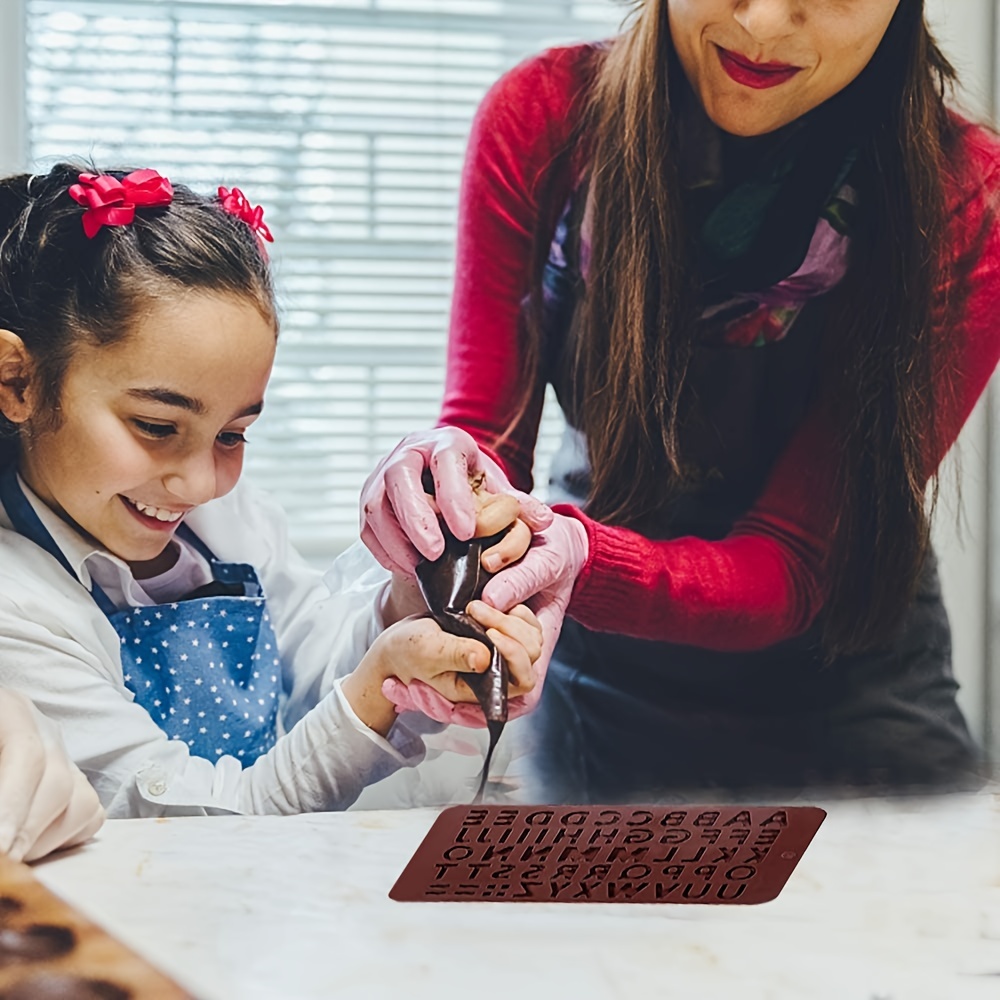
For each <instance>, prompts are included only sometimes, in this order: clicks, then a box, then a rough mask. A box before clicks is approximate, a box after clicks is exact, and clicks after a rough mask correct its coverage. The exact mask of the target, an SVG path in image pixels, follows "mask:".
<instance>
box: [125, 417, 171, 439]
mask: <svg viewBox="0 0 1000 1000" xmlns="http://www.w3.org/2000/svg"><path fill="white" fill-rule="evenodd" d="M132 423H133V424H134V425H135V426H136V427H138V428H139V430H140V431H142V433H143V434H148V435H149V436H150V437H154V438H167V437H170V435H171V434H176V433H177V429H176V428H175V427H174V425H173V424H151V423H150V422H149V421H148V420H133V421H132Z"/></svg>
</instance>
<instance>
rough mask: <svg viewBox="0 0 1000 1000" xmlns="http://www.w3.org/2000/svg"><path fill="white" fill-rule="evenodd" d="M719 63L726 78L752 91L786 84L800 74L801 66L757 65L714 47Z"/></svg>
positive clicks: (780, 64) (719, 47)
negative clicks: (750, 88)
mask: <svg viewBox="0 0 1000 1000" xmlns="http://www.w3.org/2000/svg"><path fill="white" fill-rule="evenodd" d="M715 48H716V50H717V51H718V53H719V62H720V63H722V68H723V69H724V70H725V71H726V73H727V74H728V76H729V77H730V78H731V79H733V80H735V81H736V82H737V83H739V84H742V85H743V86H744V87H752V88H753V89H754V90H767V89H768V88H769V87H778V86H780V85H781V84H783V83H787V82H788V81H789V80H791V78H792V77H793V76H795V74H796V73H801V72H802V67H801V66H791V65H789V64H788V63H777V62H769V63H758V62H753V61H752V60H750V59H747V57H746V56H741V55H740V54H739V53H738V52H730V51H729V49H724V48H722V46H721V45H716V47H715Z"/></svg>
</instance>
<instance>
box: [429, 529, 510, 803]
mask: <svg viewBox="0 0 1000 1000" xmlns="http://www.w3.org/2000/svg"><path fill="white" fill-rule="evenodd" d="M441 530H442V532H443V533H444V539H445V548H444V553H443V554H442V555H441V556H440V557H439V558H438V559H436V560H434V562H428V561H427V560H426V559H425V560H423V561H422V562H421V563H420V564H419V565H418V566H417V570H416V573H417V584H418V586H419V587H420V592H421V594H423V597H424V600H425V601H426V602H427V607H428V609H429V610H430V613H431V617H433V619H434V620H435V621H436V622H437V623H438V625H440V626H441V628H442V629H444V631H445V632H450V633H451V634H452V635H459V636H464V637H465V638H467V639H476V640H478V641H479V642H481V643H482V644H483V645H484V646H486V648H487V649H488V650H489V651H490V657H491V659H490V666H489V669H487V670H486V672H485V673H482V674H463V675H462V676H463V679H464V680H465V682H466V683H467V684H468V685H469V687H470V688H472V692H473V694H475V696H476V700H477V701H478V702H479V704H480V706H481V707H482V710H483V714H484V715H485V716H486V728H487V730H488V731H489V734H490V746H489V750H487V752H486V761H485V762H484V764H483V773H482V775H481V777H480V782H479V791H478V792H477V793H476V801H477V802H478V801H480V800H481V799H482V795H483V791H484V790H485V788H486V780H487V778H488V777H489V770H490V760H491V759H492V757H493V750H494V748H495V747H496V745H497V740H499V739H500V734H501V733H502V732H503V727H504V724H505V723H506V722H507V688H508V685H509V671H508V667H507V661H506V660H505V659H504V658H503V657H502V656H501V655H500V653H499V651H498V650H497V648H496V647H495V646H494V645H493V643H492V642H491V641H490V639H489V636H487V634H486V630H485V629H484V628H483V627H482V625H480V624H479V622H477V621H476V620H475V619H474V618H470V617H469V616H468V615H467V614H466V613H465V608H466V606H467V605H468V604H469V602H470V601H474V600H478V598H479V597H481V596H482V593H483V588H484V587H485V586H486V584H487V582H488V581H489V580H490V578H491V576H492V574H491V573H487V572H486V570H484V569H483V568H482V565H481V563H480V558H481V556H482V554H483V552H484V551H485V550H486V549H488V548H490V546H492V545H496V543H497V542H498V541H500V539H501V538H503V536H504V535H505V534H506V533H507V532H506V530H505V531H502V532H500V533H499V534H496V535H490V536H489V537H488V538H473V539H470V540H469V541H467V542H460V541H459V540H458V539H457V538H455V536H454V535H453V534H452V533H451V532H450V531H449V530H448V529H447V528H446V527H445V526H444V525H442V526H441Z"/></svg>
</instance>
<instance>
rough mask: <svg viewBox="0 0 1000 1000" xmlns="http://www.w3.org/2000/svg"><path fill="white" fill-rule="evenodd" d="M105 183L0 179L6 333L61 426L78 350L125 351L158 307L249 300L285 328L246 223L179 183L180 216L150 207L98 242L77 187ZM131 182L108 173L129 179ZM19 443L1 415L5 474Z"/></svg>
mask: <svg viewBox="0 0 1000 1000" xmlns="http://www.w3.org/2000/svg"><path fill="white" fill-rule="evenodd" d="M98 172H100V171H97V170H94V169H93V168H90V167H87V166H82V165H80V164H72V163H60V164H57V165H56V166H54V167H53V168H52V169H51V170H50V171H49V173H47V174H42V175H38V174H35V175H32V174H19V175H16V176H13V177H6V178H4V179H2V180H0V328H3V329H7V330H10V331H11V332H13V333H16V334H17V335H18V336H19V337H20V338H21V339H22V340H23V341H24V344H25V346H26V348H27V349H28V351H29V352H30V354H31V359H32V377H33V379H35V380H36V385H37V388H38V390H39V394H40V395H39V400H40V403H41V408H42V410H43V412H48V413H51V414H54V415H56V416H57V415H58V407H59V398H60V388H61V385H62V381H63V377H64V375H65V372H66V367H67V365H68V364H69V361H70V359H71V358H72V356H73V351H74V347H75V346H76V345H77V344H79V343H82V342H86V343H92V344H112V343H115V342H116V341H120V340H123V339H124V338H125V337H126V336H127V334H128V332H129V330H130V329H131V328H132V327H133V325H134V323H135V321H136V319H137V317H138V316H139V315H140V314H141V313H142V311H143V309H144V308H147V307H148V306H149V305H150V303H151V302H153V301H154V300H156V299H162V298H167V297H169V296H171V295H172V294H174V293H176V292H177V291H180V290H185V289H196V290H201V291H205V292H216V293H221V294H229V295H234V296H239V297H241V298H249V299H250V300H251V301H252V302H253V303H254V304H255V305H256V307H257V309H258V310H259V311H260V313H261V315H262V316H263V317H264V318H265V319H266V320H268V321H269V322H271V323H273V324H274V325H275V329H277V317H276V312H275V305H274V292H273V288H272V285H271V275H270V269H269V267H268V263H267V260H266V258H265V256H264V254H263V253H262V252H261V249H260V247H259V245H258V242H257V236H256V234H255V233H254V232H253V231H252V230H251V228H250V227H249V226H248V225H247V224H246V223H245V222H243V221H241V220H240V219H239V218H237V217H236V216H234V215H231V214H229V213H228V212H226V211H223V209H222V208H221V204H220V202H219V200H218V199H217V198H214V197H204V196H202V195H198V194H195V193H194V192H193V191H191V190H190V189H188V188H186V187H184V186H183V185H181V184H175V185H174V197H173V201H172V203H171V204H170V205H169V206H166V207H163V208H139V209H137V210H136V214H135V219H134V221H133V222H131V223H130V224H128V225H125V226H105V227H104V228H102V229H101V230H100V231H99V232H98V233H97V235H96V236H95V237H94V238H93V239H89V238H88V237H87V236H86V235H85V233H84V231H83V223H82V219H83V213H84V211H85V209H84V207H83V206H81V205H79V204H77V203H76V202H75V201H74V200H73V199H72V198H71V197H70V195H69V188H70V186H71V185H73V184H76V183H77V182H78V180H79V177H80V174H81V173H98ZM130 172H131V170H128V169H126V170H109V171H104V173H109V174H111V175H112V176H114V177H116V178H118V179H119V180H120V179H121V178H123V177H125V176H126V175H127V174H128V173H130ZM15 437H16V428H15V427H14V425H13V424H11V423H10V422H9V421H7V420H6V418H4V417H3V416H2V415H0V465H3V464H6V463H7V462H8V461H10V460H11V458H12V456H13V455H14V454H15V452H16V440H15Z"/></svg>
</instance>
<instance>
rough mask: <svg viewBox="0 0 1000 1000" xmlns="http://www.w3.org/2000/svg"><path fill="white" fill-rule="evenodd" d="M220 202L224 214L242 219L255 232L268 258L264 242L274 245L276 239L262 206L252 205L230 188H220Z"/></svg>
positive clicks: (237, 191) (236, 190)
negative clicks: (265, 218)
mask: <svg viewBox="0 0 1000 1000" xmlns="http://www.w3.org/2000/svg"><path fill="white" fill-rule="evenodd" d="M219 202H220V204H221V205H222V210H223V211H224V212H228V213H229V214H230V215H235V216H236V218H237V219H241V220H242V221H243V222H245V223H246V224H247V225H248V226H249V227H250V228H251V229H252V230H253V232H254V234H255V235H256V237H257V242H258V243H259V244H260V249H261V252H262V253H263V254H264V256H265V257H266V256H267V251H266V250H265V249H264V240H267V242H268V243H273V242H274V237H273V236H272V235H271V230H270V229H268V228H267V225H266V223H265V222H264V209H263V208H261V207H260V205H251V204H250V202H249V201H247V197H246V195H245V194H244V193H243V192H242V191H241V190H240V189H239V188H236V187H234V188H233V189H232V191H230V190H229V189H228V188H224V187H220V188H219Z"/></svg>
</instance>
